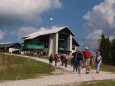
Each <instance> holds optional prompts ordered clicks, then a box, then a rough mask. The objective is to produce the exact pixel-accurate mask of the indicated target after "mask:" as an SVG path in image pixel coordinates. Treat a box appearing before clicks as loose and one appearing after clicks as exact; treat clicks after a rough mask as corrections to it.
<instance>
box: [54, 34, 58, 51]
mask: <svg viewBox="0 0 115 86" xmlns="http://www.w3.org/2000/svg"><path fill="white" fill-rule="evenodd" d="M54 43H55V46H54V47H55V53H58V33H56V35H55V41H54Z"/></svg>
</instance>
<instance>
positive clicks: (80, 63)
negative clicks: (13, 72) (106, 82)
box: [71, 47, 102, 74]
mask: <svg viewBox="0 0 115 86" xmlns="http://www.w3.org/2000/svg"><path fill="white" fill-rule="evenodd" d="M71 63H72V65H73V72H74V71H76V72H77V71H78V73H80V72H81V68H82V67H85V68H86V74H89V72H90V69H91V66H92V64H95V65H96V73H99V71H100V65H101V63H102V57H101V55H100V52H99V51H97V52H96V54H95V55H94V56H92V54H91V52H90V51H89V50H88V47H85V50H84V51H83V52H81V51H79V50H77V51H76V52H75V53H73V57H72V59H71Z"/></svg>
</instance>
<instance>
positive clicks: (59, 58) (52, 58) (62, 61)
mask: <svg viewBox="0 0 115 86" xmlns="http://www.w3.org/2000/svg"><path fill="white" fill-rule="evenodd" d="M68 58H69V56H68V53H65V54H54V55H53V54H50V56H49V66H50V67H51V66H52V62H53V61H55V66H57V62H58V61H59V62H60V65H62V66H65V67H67V61H68Z"/></svg>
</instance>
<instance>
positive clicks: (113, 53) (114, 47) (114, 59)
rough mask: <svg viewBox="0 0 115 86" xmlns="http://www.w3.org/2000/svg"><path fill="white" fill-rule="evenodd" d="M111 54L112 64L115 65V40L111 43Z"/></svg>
mask: <svg viewBox="0 0 115 86" xmlns="http://www.w3.org/2000/svg"><path fill="white" fill-rule="evenodd" d="M110 53H111V59H112V64H113V65H115V39H113V40H112V42H111V49H110Z"/></svg>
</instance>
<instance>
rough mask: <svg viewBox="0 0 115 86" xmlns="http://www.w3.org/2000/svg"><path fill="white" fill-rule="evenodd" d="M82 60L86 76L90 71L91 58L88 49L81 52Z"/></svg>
mask: <svg viewBox="0 0 115 86" xmlns="http://www.w3.org/2000/svg"><path fill="white" fill-rule="evenodd" d="M83 58H84V64H85V68H86V74H88V73H89V71H90V58H91V52H90V51H89V50H88V47H85V50H84V51H83Z"/></svg>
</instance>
